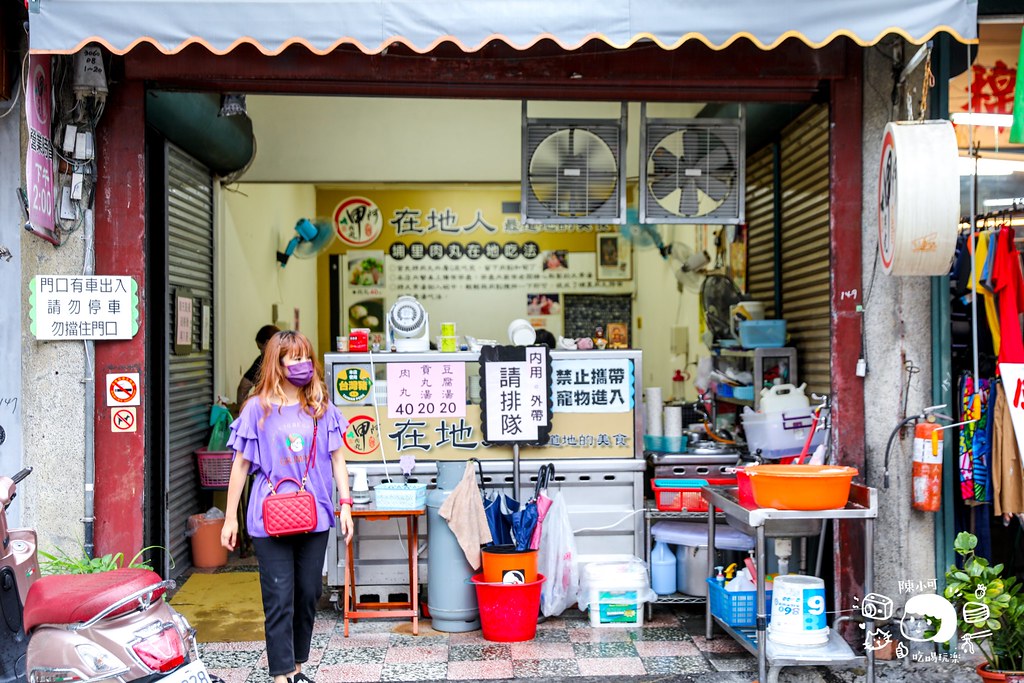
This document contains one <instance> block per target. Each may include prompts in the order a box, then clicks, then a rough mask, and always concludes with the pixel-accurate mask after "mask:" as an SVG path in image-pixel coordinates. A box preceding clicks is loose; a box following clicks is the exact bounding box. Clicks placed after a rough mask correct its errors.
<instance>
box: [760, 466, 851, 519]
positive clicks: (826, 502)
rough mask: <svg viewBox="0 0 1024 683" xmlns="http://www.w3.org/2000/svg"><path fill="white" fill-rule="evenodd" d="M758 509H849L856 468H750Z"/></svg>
mask: <svg viewBox="0 0 1024 683" xmlns="http://www.w3.org/2000/svg"><path fill="white" fill-rule="evenodd" d="M746 474H747V476H748V477H750V485H751V488H752V489H753V493H754V501H755V502H756V503H757V505H758V507H763V508H775V509H776V510H834V509H836V508H843V507H846V501H847V499H848V498H849V497H850V483H851V482H852V481H853V478H854V477H855V476H857V474H858V472H857V469H856V468H854V467H836V466H834V465H754V466H752V467H747V468H746Z"/></svg>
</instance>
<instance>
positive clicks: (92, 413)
mask: <svg viewBox="0 0 1024 683" xmlns="http://www.w3.org/2000/svg"><path fill="white" fill-rule="evenodd" d="M82 223H83V225H82V238H83V240H84V241H85V257H84V260H85V263H84V264H83V266H82V275H95V274H96V250H95V248H94V225H93V212H92V210H91V209H86V210H85V218H84V219H83V221H82ZM84 343H85V365H84V371H85V372H84V375H85V376H84V377H83V379H82V384H83V385H84V388H85V416H84V417H85V482H84V489H85V491H84V493H85V514H84V515H83V517H82V523H83V524H84V525H85V528H84V537H85V540H84V543H83V548H84V550H85V556H86V557H87V558H89V559H92V558H93V555H94V553H95V530H96V518H95V516H94V514H95V511H96V500H95V492H94V489H95V484H96V364H95V358H96V354H95V351H96V344H95V342H93V341H92V340H91V339H86V340H85V342H84Z"/></svg>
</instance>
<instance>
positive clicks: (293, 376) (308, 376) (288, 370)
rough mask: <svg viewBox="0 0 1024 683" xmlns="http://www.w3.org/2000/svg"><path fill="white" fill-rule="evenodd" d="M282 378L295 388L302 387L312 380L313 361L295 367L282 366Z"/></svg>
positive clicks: (297, 364)
mask: <svg viewBox="0 0 1024 683" xmlns="http://www.w3.org/2000/svg"><path fill="white" fill-rule="evenodd" d="M284 376H285V377H287V378H288V381H289V382H291V383H292V384H294V385H295V386H297V387H304V386H306V385H307V384H309V383H310V382H311V381H312V380H313V361H311V360H304V361H302V362H301V363H296V364H295V365H286V366H284Z"/></svg>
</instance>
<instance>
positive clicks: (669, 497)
mask: <svg viewBox="0 0 1024 683" xmlns="http://www.w3.org/2000/svg"><path fill="white" fill-rule="evenodd" d="M735 485H736V480H735V479H722V478H718V479H652V480H651V492H652V493H653V494H654V504H655V506H657V508H658V509H659V510H661V511H662V512H682V511H683V510H685V511H687V512H707V511H708V502H707V501H706V500H704V498H703V497H702V496H701V495H700V489H701V487H703V486H735Z"/></svg>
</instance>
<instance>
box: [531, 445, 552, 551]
mask: <svg viewBox="0 0 1024 683" xmlns="http://www.w3.org/2000/svg"><path fill="white" fill-rule="evenodd" d="M554 476H555V466H554V465H553V464H552V463H548V464H547V465H545V466H544V467H542V468H541V469H540V472H538V473H537V488H538V491H537V526H536V527H534V529H533V535H532V536H531V537H530V547H531V548H533V549H534V550H536V549H537V548H540V534H541V529H542V528H543V526H544V518H545V517H547V515H548V510H550V509H551V503H552V502H554V501H552V499H551V498H549V497H548V484H550V482H551V480H552V479H553V478H554ZM542 477H543V483H542V482H541V478H542Z"/></svg>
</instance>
